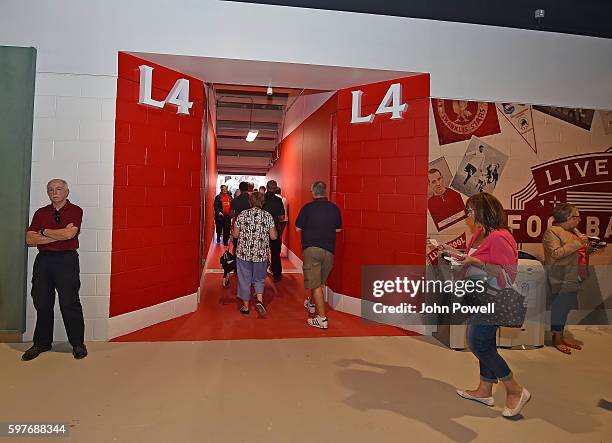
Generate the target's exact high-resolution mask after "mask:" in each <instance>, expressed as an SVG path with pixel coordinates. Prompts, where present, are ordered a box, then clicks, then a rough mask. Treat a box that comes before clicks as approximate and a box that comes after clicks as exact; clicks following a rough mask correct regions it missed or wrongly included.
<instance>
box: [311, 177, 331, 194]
mask: <svg viewBox="0 0 612 443" xmlns="http://www.w3.org/2000/svg"><path fill="white" fill-rule="evenodd" d="M310 189H311V191H312V193H313V195H314V196H315V197H326V196H327V185H326V184H325V182H322V181H320V180H317V181H316V182H314V183H313V184H312V187H311V188H310Z"/></svg>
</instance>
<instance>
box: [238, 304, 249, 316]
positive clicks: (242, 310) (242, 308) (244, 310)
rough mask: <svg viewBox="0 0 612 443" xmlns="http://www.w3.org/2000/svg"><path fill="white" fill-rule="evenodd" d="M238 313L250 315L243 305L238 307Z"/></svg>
mask: <svg viewBox="0 0 612 443" xmlns="http://www.w3.org/2000/svg"><path fill="white" fill-rule="evenodd" d="M240 313H241V314H242V315H245V316H248V315H249V314H250V312H249V308H247V307H245V306H244V305H243V306H240Z"/></svg>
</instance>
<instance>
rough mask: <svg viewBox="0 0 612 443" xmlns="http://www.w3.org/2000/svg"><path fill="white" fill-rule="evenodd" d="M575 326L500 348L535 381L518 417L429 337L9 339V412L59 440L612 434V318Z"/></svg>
mask: <svg viewBox="0 0 612 443" xmlns="http://www.w3.org/2000/svg"><path fill="white" fill-rule="evenodd" d="M574 335H575V337H576V338H577V339H579V340H582V341H584V343H585V348H584V350H583V351H580V352H575V353H574V354H573V355H572V356H566V355H563V354H561V353H560V352H558V351H556V350H554V349H551V348H543V349H539V350H532V351H502V353H503V355H504V357H505V358H506V359H507V360H508V363H509V364H510V366H511V368H512V369H513V370H514V372H515V374H516V376H517V377H518V380H519V381H520V382H521V383H523V384H525V386H527V387H528V388H529V389H530V391H531V392H532V394H533V399H532V401H531V402H530V403H529V404H528V406H527V407H526V408H525V409H524V418H523V419H521V420H518V421H509V420H506V419H504V418H502V417H501V415H500V413H501V409H502V407H503V398H504V396H503V393H502V389H501V388H500V389H498V391H497V393H496V394H495V398H496V403H497V404H496V406H495V407H494V408H488V407H486V406H482V405H479V404H476V403H473V402H469V401H466V400H462V399H460V398H458V397H457V396H456V394H455V389H456V388H464V387H472V386H474V384H475V383H476V381H477V374H478V373H477V363H476V360H475V358H474V357H473V356H472V355H471V354H470V353H468V352H456V351H450V350H448V349H446V348H444V347H442V346H441V345H439V344H438V343H437V342H436V341H435V340H433V339H432V338H430V337H365V338H364V337H361V338H323V339H287V340H243V341H239V340H233V341H209V342H174V343H90V344H89V349H90V355H89V357H87V358H86V359H85V360H82V361H76V360H74V359H73V358H72V355H71V354H70V353H69V352H70V348H68V347H66V346H65V345H59V346H57V348H58V350H56V352H49V353H46V354H43V355H41V356H40V357H39V358H38V359H36V360H33V361H31V362H22V361H20V355H21V351H22V350H23V349H25V348H26V347H27V346H28V345H27V344H0V365H1V368H2V379H1V382H0V401H1V402H2V406H1V410H0V416H1V417H0V422H5V423H7V422H12V421H17V422H38V421H39V422H50V421H58V422H65V423H68V424H69V426H70V438H69V439H63V440H62V441H78V442H87V443H89V442H115V441H118V442H192V441H193V442H196V441H197V442H215V443H216V442H249V443H254V442H336V443H338V442H351V443H358V442H368V443H372V442H376V443H378V442H407V441H410V442H448V441H456V442H521V443H522V442H612V411H610V410H606V409H604V408H601V407H599V406H598V402H599V401H600V400H601V399H605V400H607V401H612V352H610V349H612V346H611V345H612V330H611V329H603V328H595V327H593V328H587V329H581V330H575V331H574ZM10 440H11V441H13V439H10ZM19 441H27V440H25V439H20V440H19ZM36 441H38V440H36Z"/></svg>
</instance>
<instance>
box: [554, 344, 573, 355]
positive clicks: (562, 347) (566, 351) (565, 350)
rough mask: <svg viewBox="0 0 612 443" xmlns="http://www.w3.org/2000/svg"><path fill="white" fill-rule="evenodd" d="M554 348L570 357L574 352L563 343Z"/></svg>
mask: <svg viewBox="0 0 612 443" xmlns="http://www.w3.org/2000/svg"><path fill="white" fill-rule="evenodd" d="M553 346H554V347H555V348H557V350H559V351H561V352H563V353H564V354H567V355H570V354H571V353H572V350H571V349H570V348H568V347H567V346H565V345H564V344H563V343H559V344H556V345H553Z"/></svg>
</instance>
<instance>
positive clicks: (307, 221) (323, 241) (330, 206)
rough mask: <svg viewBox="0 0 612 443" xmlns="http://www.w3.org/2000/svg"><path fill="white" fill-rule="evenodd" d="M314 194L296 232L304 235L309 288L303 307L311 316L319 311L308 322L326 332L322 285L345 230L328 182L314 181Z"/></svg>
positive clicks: (303, 210)
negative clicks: (337, 239)
mask: <svg viewBox="0 0 612 443" xmlns="http://www.w3.org/2000/svg"><path fill="white" fill-rule="evenodd" d="M311 191H312V196H313V198H314V199H313V201H311V202H310V203H307V204H306V205H305V206H304V207H303V208H302V209H301V210H300V213H299V214H298V217H297V220H296V221H295V229H296V231H298V232H299V231H301V232H302V258H303V266H302V267H303V272H304V287H305V288H306V289H310V297H309V298H308V299H306V300H305V301H304V307H305V308H306V309H308V312H309V313H311V314H314V313H315V309H316V313H317V315H316V316H315V317H314V318H309V319H308V324H309V325H310V326H314V327H315V328H320V329H327V327H328V321H327V316H326V313H325V300H324V299H323V285H324V284H325V281H326V280H327V277H328V276H329V273H330V272H331V270H332V267H333V265H334V253H335V252H336V233H337V232H340V231H341V230H342V217H341V215H340V209H338V207H337V206H336V205H335V204H334V203H332V202H330V201H329V200H328V199H327V185H326V184H325V182H322V181H316V182H314V183H313V184H312V187H311ZM312 301H314V304H313V303H312Z"/></svg>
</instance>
